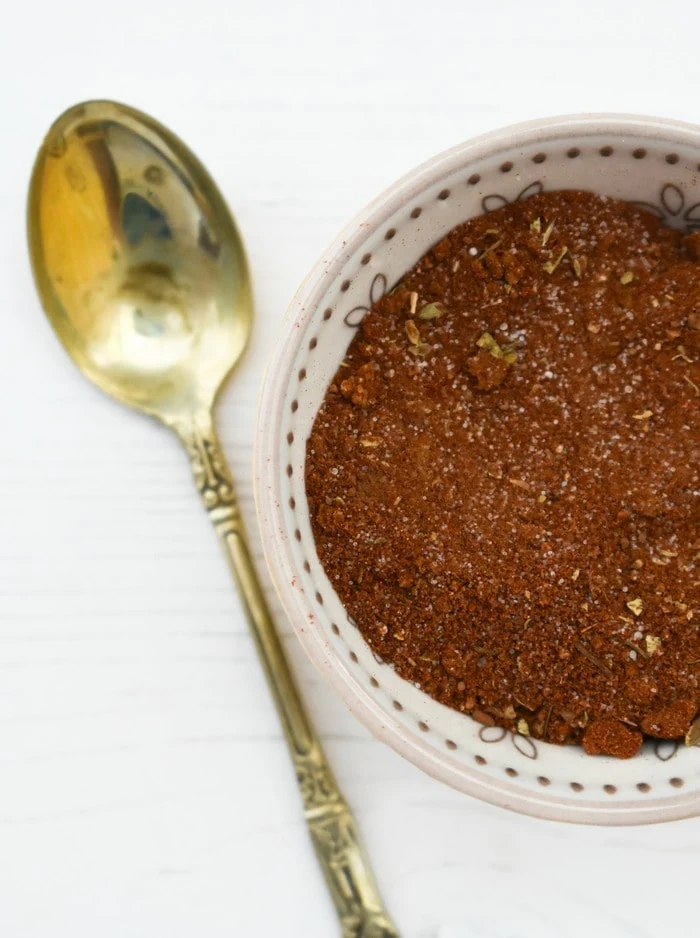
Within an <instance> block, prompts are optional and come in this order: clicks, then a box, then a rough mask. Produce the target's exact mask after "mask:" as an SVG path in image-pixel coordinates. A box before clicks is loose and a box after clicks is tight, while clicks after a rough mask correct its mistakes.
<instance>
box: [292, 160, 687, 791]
mask: <svg viewBox="0 0 700 938" xmlns="http://www.w3.org/2000/svg"><path fill="white" fill-rule="evenodd" d="M564 152H565V154H566V156H567V157H568V158H569V159H575V158H577V157H579V156H580V155H581V153H582V151H581V149H580V148H579V147H569V148H568V149H566V150H565V151H564ZM598 153H599V155H600V156H601V157H603V158H606V159H607V158H610V157H612V156H613V155H615V156H616V157H617V156H618V155H619V154H618V153H617V152H616V151H615V149H614V148H613V147H612V146H611V145H604V146H601V147H599V149H598ZM548 155H549V154H547V153H545V152H543V151H537V152H536V153H534V154H532V155H530V156H529V157H526V158H527V159H528V160H529V161H530V162H531V163H534V164H536V165H539V164H542V163H544V162H545V161H546V160H547V158H548ZM647 156H648V151H647V149H646V148H643V147H637V148H635V149H633V150H632V151H631V152H630V151H628V153H627V157H628V158H632V159H635V160H641V159H645V158H647ZM664 159H665V161H666V162H667V163H668V164H669V165H675V164H676V163H678V161H679V156H678V154H676V153H668V154H666V155H665V157H664ZM514 167H515V163H514V162H512V161H510V160H508V161H506V162H504V163H502V164H501V165H500V166H499V167H498V172H499V173H500V174H507V173H510V172H511V170H512V169H513V168H514ZM697 170H698V171H699V172H700V163H699V164H698V166H697ZM482 181H483V177H482V174H481V173H472V174H471V175H470V176H468V177H467V180H466V182H467V185H469V186H477V185H479V183H481V182H482ZM542 191H544V183H543V181H542V180H534V181H533V182H530V183H529V184H528V185H527V186H526V187H525V188H523V189H520V190H519V191H518V192H517V193H515V195H511V196H510V197H508V196H506V195H503V194H501V193H498V192H494V193H492V194H485V195H483V196H482V197H481V206H482V209H483V211H485V212H487V211H492V210H493V209H494V208H499V207H501V206H502V205H506V204H508V203H509V202H511V201H521V200H523V199H526V198H529V197H530V196H532V195H535V194H537V193H539V192H542ZM449 196H450V190H449V189H446V188H445V189H442V190H440V192H439V193H438V195H437V198H438V200H441V201H444V200H446V199H448V198H449ZM633 204H637V205H640V206H641V207H644V208H646V209H648V210H649V211H652V212H653V213H654V214H655V215H656V216H657V217H659V218H660V219H662V220H664V221H669V220H674V219H678V218H680V219H681V220H682V221H683V222H684V223H685V224H684V227H685V228H686V230H695V229H696V228H700V202H695V203H693V204H691V205H689V206H688V205H687V199H686V194H685V192H684V191H683V190H682V189H681V188H680V186H678V185H677V184H676V183H675V182H671V181H669V182H667V183H665V184H664V185H663V186H662V187H661V190H660V192H659V196H658V201H657V202H635V203H633ZM422 211H423V210H422V208H421V207H420V206H416V207H414V208H413V209H412V211H411V212H410V218H411V219H414V220H415V219H417V218H419V217H420V215H421V214H422ZM396 234H397V229H396V228H395V227H391V228H389V229H387V231H386V232H385V234H384V238H385V240H387V241H390V240H392V239H393V238H394V237H395V235H396ZM371 259H372V254H371V253H370V252H367V253H365V254H364V255H363V256H362V258H361V261H360V264H361V266H364V267H366V266H367V265H368V264H369V262H370V260H371ZM350 283H351V281H350V280H349V279H346V280H344V281H343V282H342V283H341V284H340V287H339V292H341V293H344V292H347V290H348V289H349V287H350ZM386 289H387V278H386V276H385V275H384V274H383V273H376V274H374V277H373V279H372V282H371V285H370V289H369V296H368V302H367V305H362V306H357V307H355V308H354V309H352V310H350V311H349V313H346V314H345V317H344V318H345V322H346V324H347V325H348V326H349V327H350V328H356V327H357V326H358V325H359V323H360V322H361V321H362V317H363V316H364V314H365V313H366V312H368V311H369V309H370V308H371V307H372V305H373V304H374V303H375V302H376V301H377V300H378V299H379V298H380V297H381V296H382V295H383V294H384V293H385V292H386ZM358 314H359V316H358ZM332 315H333V309H332V308H331V307H328V308H326V309H325V310H324V312H323V316H322V319H323V322H327V321H328V320H329V319H330V318H331V317H332ZM317 345H318V339H317V337H316V336H314V337H313V338H312V339H311V340H310V342H309V346H308V347H309V351H314V350H315V349H316V348H317ZM306 374H307V371H306V368H305V367H303V368H301V369H300V370H299V372H298V380H299V383H301V382H302V381H303V380H304V379H305V378H306ZM298 407H299V404H298V400H297V399H296V398H295V399H293V400H292V402H291V405H290V409H291V412H292V413H296V411H297V410H298ZM287 441H288V443H289V444H290V445H291V443H292V442H293V441H294V433H293V431H292V430H290V431H289V432H288V434H287ZM286 473H287V476H288V477H289V478H290V479H291V477H292V475H293V468H292V466H291V465H287V468H286ZM288 504H289V507H290V508H291V510H292V511H293V512H294V511H295V510H296V501H295V499H294V496H293V495H291V496H290V498H289V502H288ZM294 533H295V538H296V540H297V541H300V540H302V539H303V537H302V535H301V532H300V530H299V528H296V529H295V532H294ZM311 548H312V552H313V545H311ZM303 567H304V571H305V572H306V573H307V574H310V573H311V566H310V564H309V562H308V560H304V563H303ZM315 598H316V601H317V602H318V603H319V605H322V604H323V597H322V595H321V593H320V592H319V591H316V592H315ZM348 626H349V627H350V628H352V636H353V640H354V641H355V640H359V641H361V638H360V636H359V632H357V630H356V628H355V627H354V625H353V624H352V623H351V622H350V621H348ZM331 630H332V632H333V634H334V635H335V636H337V637H339V638H340V639H341V640H342V641H343V642H344V644H345V645H346V647H348V657H349V659H350V661H351V662H352V663H353V664H354V665H358V666H360V667H363V666H362V665H361V664H360V659H359V657H358V655H357V653H356V652H355V651H354V650H352V649H351V648H350V647H349V641H348V637H347V635H346V634H345V633H344V631H342V630H341V628H340V627H339V626H338V624H337V623H335V622H333V623H331ZM369 683H370V685H371V686H372V687H373V688H374V689H380V688H381V683H380V681H379V680H378V678H377V677H375V676H374V675H369ZM391 703H392V706H393V708H394V710H395V711H396V712H397V713H403V712H405V707H404V704H403V703H402V702H401V701H399V700H397V699H395V698H394V699H392V701H391ZM417 725H418V727H419V729H420V730H421V732H422V733H425V734H430V733H431V732H432V730H431V728H430V726H429V725H428V723H427V722H425V721H424V720H422V719H418V720H417ZM478 738H479V740H480V741H481V742H482V743H483V744H485V745H492V744H495V743H502V742H504V741H505V740H506V739H510V742H511V744H512V746H513V747H514V749H515V750H516V751H517V752H518V753H519V754H520V755H521V757H523V758H525V759H527V760H531V761H533V762H534V761H536V760H537V758H538V755H539V751H538V743H537V742H536V741H535V740H533V739H532V738H530V737H526V736H521V735H520V734H513V733H510V732H508V731H507V730H505V729H504V728H503V727H499V726H492V727H487V726H482V727H480V729H479V732H478ZM444 745H445V746H446V747H447V749H449V750H451V751H456V750H457V749H458V745H457V743H456V742H455V741H454V740H452V739H445V740H444ZM539 745H542V744H541V743H539ZM678 748H679V744H678V743H677V742H673V741H663V740H658V741H656V742H655V743H654V744H653V751H654V753H655V755H656V757H657V759H659V760H660V761H662V762H666V761H669V760H670V759H672V758H673V756H674V755H675V754H676V752H677V751H678ZM474 760H475V762H476V764H477V765H480V766H485V765H487V764H488V762H487V759H486V757H485V756H483V755H481V754H476V755H475V756H474ZM504 772H505V774H506V775H507V776H508V777H509V778H516V777H519V776H521V775H522V774H523V772H522V769H516V768H513V767H512V766H508V767H506V768H505V769H504ZM532 777H533V779H534V780H536V781H537V783H538V784H539V785H541V786H543V787H548V786H550V785H551V784H552V782H551V779H550V778H548V777H547V776H544V775H534V774H533V776H532ZM668 784H669V785H670V786H671V787H673V788H681V787H682V786H683V785H684V779H682V778H680V777H679V776H673V777H671V778H669V779H668ZM568 785H569V788H570V789H571V790H572V791H573V792H575V793H577V794H580V793H581V792H583V791H584V790H585V787H584V785H582V784H581V783H580V782H578V781H570V782H569V783H568ZM634 788H635V789H636V790H637V791H638V792H640V793H641V794H648V793H649V792H651V791H652V786H651V785H649V784H648V783H647V782H637V783H635V784H634ZM602 790H603V791H604V792H605V793H606V794H607V795H610V796H615V795H617V794H619V787H618V786H617V785H613V784H612V783H604V784H603V785H602Z"/></svg>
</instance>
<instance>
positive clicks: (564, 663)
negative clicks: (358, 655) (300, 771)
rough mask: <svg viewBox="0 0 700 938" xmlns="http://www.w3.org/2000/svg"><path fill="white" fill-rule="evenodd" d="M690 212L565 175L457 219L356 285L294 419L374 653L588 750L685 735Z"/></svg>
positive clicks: (696, 368) (689, 706)
mask: <svg viewBox="0 0 700 938" xmlns="http://www.w3.org/2000/svg"><path fill="white" fill-rule="evenodd" d="M699 239H700V235H699V234H690V235H685V234H683V233H682V232H679V231H676V230H672V229H670V228H667V227H665V226H664V225H662V224H661V223H660V222H659V220H658V219H656V218H655V217H653V216H652V215H651V214H650V213H648V212H646V211H644V210H642V209H639V208H636V207H633V206H631V205H628V204H626V203H623V202H619V201H615V200H612V199H604V198H601V197H599V196H596V195H593V194H591V193H584V192H574V191H567V192H550V193H543V194H541V195H537V196H535V197H533V198H531V199H528V200H525V201H523V202H515V203H513V204H510V205H506V206H504V207H503V208H501V209H498V210H497V211H495V212H491V213H488V214H486V215H483V216H481V217H479V218H475V219H472V220H470V221H468V222H466V223H464V224H462V225H460V226H458V227H457V228H455V229H454V230H453V231H451V232H450V233H449V234H448V235H447V237H445V238H444V239H443V240H442V241H440V242H439V243H438V244H437V245H435V247H433V248H432V250H431V251H429V252H428V253H427V254H426V255H425V256H424V257H423V258H421V260H420V261H419V262H418V263H417V265H416V266H415V267H414V268H413V269H412V270H410V271H408V272H407V273H406V274H405V275H404V277H403V278H402V279H401V281H400V282H399V283H398V284H397V285H396V287H395V288H394V289H393V290H392V291H391V292H390V293H387V294H386V295H385V296H383V297H382V298H381V299H380V300H378V302H376V303H375V304H374V305H373V307H372V309H371V310H370V311H369V312H368V313H367V315H366V316H365V318H364V319H363V321H362V323H361V325H360V326H359V328H358V330H357V334H356V335H355V337H354V338H353V341H352V342H351V343H350V346H349V348H348V351H347V354H346V357H345V359H344V361H343V364H342V366H341V367H340V368H339V370H338V373H337V374H336V375H335V377H334V378H333V380H332V382H331V384H330V386H329V388H328V390H327V393H326V396H325V400H324V402H323V404H322V406H321V408H320V410H319V412H318V414H317V416H316V420H315V423H314V426H313V429H312V432H311V434H310V436H309V439H308V441H307V452H306V489H307V494H308V500H309V507H310V512H311V521H312V525H313V531H314V536H315V540H316V546H317V550H318V554H319V557H320V559H321V561H322V563H323V565H324V567H325V570H326V572H327V574H328V576H329V578H330V580H331V582H332V583H333V585H334V587H335V589H336V591H337V593H338V595H339V597H340V599H341V600H342V602H343V603H344V605H345V607H346V609H347V612H348V615H349V617H350V618H351V619H352V621H353V622H354V623H356V625H357V628H358V629H359V630H360V631H361V633H362V635H363V636H364V638H365V639H366V641H367V642H368V643H369V645H370V646H371V648H372V650H373V651H374V653H375V655H376V656H377V657H378V658H380V659H382V660H383V661H385V662H387V663H389V664H391V665H392V666H393V667H394V668H395V669H396V671H397V672H398V673H399V674H400V675H401V676H402V677H404V678H405V679H406V680H408V681H411V682H412V683H414V684H415V685H416V686H418V687H420V688H421V689H422V690H423V691H425V692H426V693H427V694H430V695H431V696H432V697H434V698H435V699H437V700H439V701H441V702H442V703H444V704H446V705H448V706H450V707H453V708H454V709H456V710H459V711H461V712H463V713H467V714H470V715H471V716H473V717H474V718H475V719H477V720H479V721H480V722H482V723H484V724H485V725H500V726H504V727H506V728H507V729H509V730H511V731H512V732H514V733H520V734H521V735H529V736H532V737H534V738H539V739H546V740H548V741H550V742H554V743H570V744H580V745H583V748H584V749H585V751H586V752H587V753H589V754H592V755H594V754H605V755H609V756H616V757H619V758H629V757H631V756H633V755H634V754H635V753H636V752H637V751H638V749H639V747H640V746H641V744H642V741H643V738H644V737H645V736H647V737H653V738H662V739H679V740H680V739H684V740H685V741H686V742H687V744H688V745H695V744H697V743H698V742H700V733H699V732H698V730H697V727H698V725H699V723H698V719H699V713H698V712H699V710H700V629H699V626H700V612H699V611H698V609H699V606H698V585H699V582H700V573H699V569H698V567H699V564H698V561H699V560H700V535H699V533H698V527H697V522H698V509H697V493H698V490H699V489H700V478H699V472H698V467H699V466H700V458H699V457H700V452H699V444H698V440H699V438H700V435H699V434H698V407H699V406H700V365H699V364H698V359H699V358H700V319H699V315H700V313H699V311H700V260H699V259H700V248H698V242H699Z"/></svg>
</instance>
